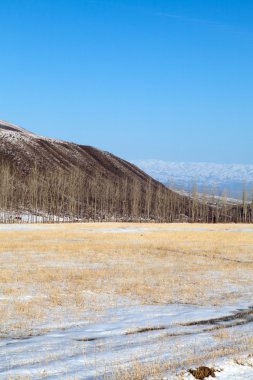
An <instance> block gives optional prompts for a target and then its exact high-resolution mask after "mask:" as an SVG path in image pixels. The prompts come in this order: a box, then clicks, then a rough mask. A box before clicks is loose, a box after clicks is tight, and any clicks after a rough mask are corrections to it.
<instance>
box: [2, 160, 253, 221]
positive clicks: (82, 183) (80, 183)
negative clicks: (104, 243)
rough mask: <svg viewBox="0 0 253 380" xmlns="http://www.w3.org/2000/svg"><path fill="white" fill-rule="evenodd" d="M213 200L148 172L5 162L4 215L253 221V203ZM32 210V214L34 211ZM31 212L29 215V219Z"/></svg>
mask: <svg viewBox="0 0 253 380" xmlns="http://www.w3.org/2000/svg"><path fill="white" fill-rule="evenodd" d="M246 199H247V197H246V194H244V195H243V199H242V202H241V204H238V205H229V204H228V203H227V201H226V199H225V197H224V199H222V201H220V202H218V203H217V201H215V200H214V201H212V202H210V199H209V200H208V198H207V197H206V195H205V194H204V195H203V197H202V199H199V197H198V196H197V191H196V189H194V190H193V192H192V196H191V197H187V196H182V195H179V194H178V193H176V192H174V191H171V190H170V189H168V188H166V187H165V186H163V185H162V184H159V183H158V182H156V181H154V180H153V179H152V178H150V177H148V176H147V180H146V181H144V180H142V181H141V180H140V179H139V178H138V177H134V176H133V177H131V178H129V177H116V176H115V177H114V178H113V179H112V178H108V177H107V176H106V173H104V172H102V171H101V172H98V171H96V172H95V173H93V174H89V175H88V174H87V173H85V172H84V171H83V170H81V169H78V168H76V167H73V169H71V170H69V171H66V170H64V169H59V170H57V171H56V170H52V171H46V172H42V171H41V170H38V168H37V166H36V165H34V167H33V168H32V169H31V171H30V172H29V173H28V174H27V175H24V174H21V173H20V171H19V170H18V169H17V168H15V167H11V166H10V165H9V164H8V163H5V162H2V163H1V164H0V211H1V218H0V219H1V221H2V222H8V221H9V222H11V221H13V220H14V221H17V220H19V219H20V220H23V219H24V218H23V217H22V215H24V213H26V214H27V215H28V217H27V219H26V220H27V221H28V222H29V221H34V222H48V221H54V222H60V221H61V222H64V221H65V222H67V221H142V220H143V221H144V220H145V221H157V222H179V221H183V222H184V221H188V222H212V223H216V222H244V223H246V222H253V215H252V208H253V201H252V203H251V204H249V203H248V202H247V200H246ZM29 215H30V216H29ZM29 218H30V219H29Z"/></svg>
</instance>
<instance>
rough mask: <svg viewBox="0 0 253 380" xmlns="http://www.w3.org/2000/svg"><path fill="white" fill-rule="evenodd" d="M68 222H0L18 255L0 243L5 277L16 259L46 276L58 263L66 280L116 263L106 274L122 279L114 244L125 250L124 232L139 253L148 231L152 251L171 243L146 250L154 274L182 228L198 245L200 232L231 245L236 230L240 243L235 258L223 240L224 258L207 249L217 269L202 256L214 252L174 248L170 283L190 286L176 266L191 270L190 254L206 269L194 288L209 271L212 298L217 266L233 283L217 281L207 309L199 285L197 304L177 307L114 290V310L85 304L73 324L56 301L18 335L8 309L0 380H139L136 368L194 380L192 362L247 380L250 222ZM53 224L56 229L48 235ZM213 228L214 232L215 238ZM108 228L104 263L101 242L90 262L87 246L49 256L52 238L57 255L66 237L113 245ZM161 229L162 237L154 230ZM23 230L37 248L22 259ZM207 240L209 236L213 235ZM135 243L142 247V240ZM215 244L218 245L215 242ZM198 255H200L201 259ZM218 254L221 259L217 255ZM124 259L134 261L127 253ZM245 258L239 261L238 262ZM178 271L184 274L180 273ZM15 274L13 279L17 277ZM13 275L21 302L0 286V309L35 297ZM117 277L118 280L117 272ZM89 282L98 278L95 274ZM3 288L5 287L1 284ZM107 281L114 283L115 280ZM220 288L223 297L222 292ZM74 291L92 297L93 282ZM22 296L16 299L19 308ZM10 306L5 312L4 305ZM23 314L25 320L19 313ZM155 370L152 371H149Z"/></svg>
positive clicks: (252, 309) (250, 361)
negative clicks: (74, 252) (175, 273)
mask: <svg viewBox="0 0 253 380" xmlns="http://www.w3.org/2000/svg"><path fill="white" fill-rule="evenodd" d="M69 227H70V229H68V226H66V225H49V224H46V225H43V224H40V225H35V224H10V225H0V237H1V239H2V242H3V243H4V244H6V242H7V240H8V234H10V235H9V236H11V239H12V243H13V240H16V241H17V250H16V251H8V249H6V250H5V249H2V250H1V249H0V255H1V259H2V262H1V263H3V264H4V265H3V266H2V270H5V271H6V276H8V271H9V270H10V268H11V266H13V265H14V266H15V267H17V272H13V273H14V274H15V273H19V272H20V271H21V261H20V260H24V262H25V263H26V264H24V268H26V267H27V266H28V268H27V269H28V271H27V273H28V274H29V268H30V267H29V265H30V264H32V265H33V266H36V268H37V270H38V271H40V270H41V271H42V272H43V271H44V269H45V268H47V270H49V272H48V273H49V278H50V277H51V276H53V273H54V272H58V271H60V270H61V269H62V267H64V266H65V267H67V268H68V269H69V271H70V272H71V273H72V276H73V277H74V275H75V273H76V274H77V275H79V272H74V271H73V272H72V270H73V269H75V270H76V269H78V268H79V269H80V270H83V269H85V268H86V269H91V270H92V271H93V270H94V276H96V273H97V272H96V270H97V269H100V270H101V271H104V272H107V271H108V272H109V267H113V266H114V268H115V269H114V272H111V273H114V275H115V273H116V272H117V271H120V273H121V276H123V273H124V272H123V271H122V266H123V265H124V263H126V262H127V261H126V260H127V256H124V257H123V256H122V255H119V256H117V257H116V258H114V255H115V250H116V249H119V247H120V246H121V245H123V246H124V244H125V243H126V242H127V240H126V239H127V234H129V238H128V239H130V241H133V244H134V245H135V244H136V247H137V248H136V251H135V252H136V255H137V256H138V252H139V251H142V250H143V249H144V248H145V247H147V246H148V247H149V245H147V242H146V243H145V241H146V240H145V239H147V238H148V237H149V236H150V235H151V236H153V237H152V239H154V238H155V236H159V237H160V249H161V248H162V245H161V239H162V238H164V239H166V240H165V242H166V247H168V249H170V251H169V254H168V255H167V256H166V253H165V251H164V253H163V255H162V256H158V255H157V256H155V255H154V254H152V255H151V254H150V253H148V251H145V252H146V255H147V256H148V255H150V256H149V257H150V258H149V264H150V266H152V270H155V265H157V264H158V262H157V263H155V260H158V261H161V263H160V265H163V266H166V265H167V264H168V262H170V263H172V262H173V261H172V260H173V255H174V254H175V252H174V251H173V250H171V248H172V242H173V237H174V235H177V236H178V234H179V238H180V239H181V236H184V238H185V239H186V237H187V236H188V235H187V234H186V233H185V232H186V231H190V232H191V237H192V238H194V241H195V239H196V241H197V240H198V239H199V240H201V239H203V235H204V234H206V232H207V234H208V235H207V236H208V237H209V238H213V240H214V242H216V243H215V244H221V245H222V244H223V243H224V236H225V235H226V238H227V239H228V241H229V243H231V244H232V243H233V242H232V241H230V240H231V237H232V236H234V234H236V237H237V239H238V241H239V243H238V244H239V245H238V247H240V246H241V247H243V248H242V255H241V256H240V257H237V256H233V255H232V253H231V256H229V254H228V253H227V251H231V252H232V248H233V247H232V245H228V244H227V243H226V244H225V243H224V244H225V247H224V251H222V252H223V254H222V255H221V254H220V253H217V252H216V253H215V255H216V256H217V255H219V257H220V258H221V259H224V260H223V262H220V261H217V262H216V264H217V266H214V268H215V270H214V269H211V270H210V268H209V269H208V262H209V260H210V261H212V260H215V258H214V257H212V256H211V255H209V256H208V251H207V250H206V251H203V252H199V251H196V252H195V251H194V252H193V254H192V255H191V256H190V255H189V256H187V252H184V253H182V252H181V253H180V252H178V256H176V260H179V259H180V257H183V258H184V257H185V261H183V260H182V261H180V263H182V266H181V265H180V264H179V267H177V266H176V265H174V267H173V268H174V269H172V270H173V271H180V273H178V277H177V279H176V280H177V281H182V282H183V283H185V288H184V289H185V292H191V289H188V288H187V284H186V280H185V277H186V274H187V272H183V270H184V268H183V265H186V266H187V267H189V265H190V260H192V261H193V258H194V255H195V260H196V268H197V266H198V267H199V266H201V265H202V264H201V263H202V262H203V268H204V272H198V273H199V275H197V276H196V278H194V282H193V283H192V286H194V288H195V287H196V288H197V287H198V285H199V284H198V282H201V281H202V282H203V281H204V280H205V277H204V276H205V275H206V273H207V272H208V270H209V274H208V290H207V292H210V293H212V294H214V295H215V291H214V288H215V286H216V285H217V284H216V282H218V281H220V280H221V273H220V274H219V271H221V266H222V267H223V269H222V271H224V273H225V276H226V277H225V278H226V280H227V281H229V275H230V276H231V272H232V276H233V281H232V280H231V278H230V282H229V283H228V284H226V283H225V282H222V283H221V284H222V285H221V286H220V285H219V284H218V289H219V290H218V291H219V294H220V295H221V298H220V300H219V302H218V300H217V298H215V302H214V303H213V304H212V305H211V304H209V303H206V304H205V306H201V305H200V304H201V299H203V298H204V297H205V296H206V293H205V294H204V293H203V294H201V289H202V291H203V289H204V287H203V288H201V287H199V289H200V294H199V299H200V302H199V304H198V305H197V304H193V302H189V303H188V304H187V303H186V302H188V300H186V301H184V302H185V303H176V302H178V301H177V299H178V298H177V297H176V299H175V302H174V303H173V301H169V302H166V301H164V302H163V303H162V301H159V302H158V303H155V302H154V303H153V304H150V303H149V304H142V302H141V301H140V299H138V297H136V298H135V299H132V300H130V299H129V300H127V302H125V301H126V300H125V299H124V295H123V294H119V295H118V296H119V301H118V303H117V306H113V307H110V306H109V302H108V303H106V307H105V308H104V307H103V308H98V309H94V308H91V309H90V310H86V311H85V310H84V311H83V314H80V317H79V316H78V318H77V319H76V320H71V317H68V310H67V309H65V310H64V306H63V307H62V306H61V298H59V300H60V303H58V301H57V303H56V307H55V310H54V311H53V309H50V310H51V311H50V313H52V314H50V315H49V318H48V319H47V320H46V322H43V321H42V322H41V321H40V320H39V319H38V322H37V324H34V325H33V326H32V321H31V322H30V323H31V326H30V328H29V319H28V328H27V329H20V330H17V331H19V332H18V333H17V331H16V332H14V331H12V330H11V328H9V327H8V326H9V321H10V319H12V320H13V321H14V323H16V322H17V324H18V323H20V319H18V318H16V317H17V316H16V315H15V314H11V313H10V314H9V320H5V321H4V320H3V321H2V324H1V325H0V379H1V380H2V379H3V380H10V379H11V380H13V379H19V380H24V379H25V380H30V379H35V380H36V379H48V380H56V379H64V380H65V379H66V380H67V379H68V380H70V379H71V380H72V379H75V380H81V379H86V380H87V379H90V380H91V379H107V380H108V379H113V380H115V379H117V380H119V379H120V380H122V379H123V380H125V379H128V380H130V379H131V380H132V379H133V380H135V379H136V377H137V372H135V371H138V376H139V375H140V374H142V377H138V379H141V378H142V379H144V378H145V379H149V380H151V379H152V380H155V379H156V380H158V379H159V380H161V379H164V380H165V379H168V380H176V379H178V380H183V379H188V380H189V379H192V380H193V379H194V378H193V376H192V375H191V374H190V373H189V372H188V370H189V369H190V368H197V367H198V366H208V367H209V368H214V370H215V376H216V378H217V379H223V380H227V379H239V380H240V379H253V355H252V349H253V334H252V326H253V300H252V299H251V297H250V294H251V287H250V285H251V281H248V280H247V276H243V273H242V271H243V270H245V267H246V266H247V268H249V270H250V268H251V265H252V260H251V257H252V256H251V249H252V246H251V235H250V234H252V232H253V226H251V225H232V224H231V225H225V224H224V225H201V226H198V225H194V224H192V225H191V224H178V225H177V224H162V225H159V224H157V225H155V224H152V225H148V224H121V225H120V224H110V225H104V224H102V223H97V224H88V225H87V224H75V225H72V226H71V225H70V226H69ZM57 230H58V235H56V232H57ZM11 231H14V232H15V233H16V232H17V235H15V234H11ZM44 231H45V233H44ZM48 231H50V234H49V235H47V234H46V233H47V232H48ZM59 231H60V233H59ZM157 231H160V235H156V234H157ZM215 231H216V232H215ZM213 232H215V233H214V234H213ZM237 232H238V235H237ZM32 233H33V234H32ZM34 233H36V234H38V235H35V234H34ZM115 233H116V237H114V239H115V242H116V243H115V245H114V246H113V249H112V251H111V253H110V254H109V256H108V258H110V261H106V260H105V258H104V256H105V254H106V253H105V251H106V250H108V249H109V248H110V246H108V247H109V248H106V249H105V251H104V252H102V251H101V248H100V246H99V247H98V251H99V255H98V254H97V256H96V254H95V252H93V251H92V250H91V251H90V252H91V253H90V254H91V257H93V256H94V259H96V260H97V261H95V260H94V261H89V260H88V251H86V250H84V251H80V254H79V256H78V255H76V256H71V254H69V255H68V252H67V251H66V253H67V254H66V256H64V255H62V256H59V255H57V254H56V253H55V252H54V251H55V250H56V248H57V244H58V242H59V241H60V242H61V245H60V246H59V247H60V250H59V251H60V252H61V251H62V250H63V249H64V244H65V243H67V246H68V247H70V246H72V245H74V244H76V247H77V248H78V249H79V250H80V247H82V246H84V247H85V245H86V244H91V243H90V242H91V241H94V242H95V244H97V242H98V241H101V242H102V243H103V245H105V246H106V241H107V240H108V241H109V242H110V244H111V242H112V239H113V235H114V234H115ZM161 233H163V234H164V235H161ZM120 234H121V235H120ZM152 234H153V235H152ZM181 234H182V235H181ZM27 236H31V237H32V236H33V239H35V238H36V239H38V242H39V250H38V251H37V252H35V253H33V252H30V254H29V255H27V256H25V255H24V253H23V251H22V249H23V248H22V247H21V248H22V249H21V250H20V249H19V245H21V246H22V243H20V244H19V241H21V240H22V238H24V237H27ZM36 236H37V237H36ZM215 236H216V239H217V240H215V239H214V237H215ZM219 236H221V237H222V238H223V240H221V241H220V240H219ZM140 237H141V238H140ZM137 238H138V239H139V240H138V239H137ZM42 239H44V240H43V241H44V242H46V243H47V244H48V242H50V244H49V245H48V247H49V248H47V249H45V250H42V249H41V248H42V245H41V242H42ZM234 239H235V237H234ZM142 240H143V243H141V241H142ZM75 242H76V243H75ZM152 242H153V241H152ZM236 242H237V240H236ZM186 243H187V244H188V245H189V246H190V245H191V244H193V242H192V241H191V240H190V238H188V240H187V241H186V242H185V244H186ZM234 243H235V241H234ZM142 244H143V245H142ZM154 244H155V242H154ZM252 244H253V241H252ZM13 246H14V245H13ZM26 247H28V248H29V244H28V245H26ZM31 247H32V246H31ZM101 247H102V245H101ZM130 247H131V245H129V248H128V249H130ZM175 247H176V246H175ZM186 247H187V245H186ZM203 247H204V246H203ZM215 247H216V249H218V248H217V247H218V246H215ZM236 247H237V246H236ZM91 248H92V245H91ZM196 248H198V247H196ZM145 249H146V248H145ZM151 249H152V250H153V249H155V246H152V247H151ZM166 249H167V248H166ZM175 251H176V249H175ZM69 252H72V251H69ZM173 252H174V253H173ZM236 252H237V248H236ZM202 253H203V256H201V257H200V255H201V254H202ZM21 254H23V256H22V258H20V255H21ZM49 254H50V255H49ZM100 254H101V255H100ZM225 254H227V255H228V256H225ZM15 255H16V256H15ZM23 257H24V259H23ZM29 257H30V261H29ZM91 257H90V259H91ZM83 258H84V259H83ZM82 259H83V260H82ZM123 259H124V260H123ZM239 259H240V260H239ZM99 260H100V261H99ZM113 260H114V261H113ZM119 260H122V262H121V266H119V267H116V266H115V262H116V263H117V262H118V261H119ZM130 260H133V259H131V258H130ZM153 260H154V261H153ZM230 262H231V263H230ZM29 263H30V264H29ZM138 263H141V265H142V268H143V276H144V283H143V284H144V285H145V286H147V285H146V284H145V280H146V281H154V278H153V277H147V278H146V279H145V273H147V272H145V268H146V270H147V267H145V262H144V256H141V255H140V256H139V261H138V260H137V261H136V262H135V263H133V265H137V264H138ZM229 263H230V267H229ZM243 263H246V264H245V265H244V264H243ZM22 264H23V263H22ZM131 264H132V261H131ZM205 265H206V267H205ZM3 267H4V268H3ZM24 268H23V270H24ZM127 268H129V272H127V277H129V275H130V271H131V270H132V269H131V267H130V266H129V267H127ZM165 270H166V277H168V276H169V278H170V281H171V287H172V286H174V287H176V286H177V284H176V283H175V279H174V280H173V279H172V277H170V276H171V273H172V272H169V270H170V269H169V266H167V267H166V269H165ZM196 270H197V269H196ZM227 271H229V273H227ZM25 273H26V272H25ZM64 273H65V272H64ZM80 273H88V272H80ZM140 273H141V272H140ZM167 273H168V276H167ZM169 273H170V275H169ZM184 273H185V275H182V274H184ZM66 274H68V272H66ZM218 274H219V275H218ZM17 278H18V279H19V280H18V281H19V282H17ZM17 278H16V283H15V286H17V287H20V295H18V294H19V293H17V296H16V297H19V299H16V300H14V299H13V293H12V292H7V293H3V294H1V293H2V292H1V291H0V301H1V302H2V304H3V305H4V304H6V305H7V304H11V303H14V302H15V301H22V302H23V301H27V300H28V301H31V302H32V301H33V299H34V300H35V298H36V297H37V296H39V294H36V291H35V288H36V284H35V283H31V284H30V283H29V279H27V278H26V277H24V278H23V279H22V281H23V283H22V282H21V277H17ZM78 278H79V277H78ZM115 279H117V276H116V277H115ZM246 280H247V281H246ZM11 281H14V279H13V280H12V279H11ZM97 281H99V278H98V279H97ZM107 281H108V280H107ZM27 283H28V285H29V284H30V285H29V286H28V287H27V291H26V292H23V293H22V286H24V285H26V284H27ZM22 284H23V285H22ZM55 284H56V283H55V282H54V281H53V282H52V283H50V285H51V286H52V287H54V286H56V285H55ZM66 284H67V283H66ZM152 284H154V288H155V287H157V286H158V285H159V284H158V283H156V282H152ZM169 284H170V283H169ZM4 285H5V284H4V283H3V287H4ZM209 285H210V286H209ZM113 286H115V284H114V283H113ZM152 286H153V285H152ZM169 286H170V285H169ZM33 288H34V289H33ZM225 288H226V289H225ZM166 289H167V288H166ZM228 289H229V290H230V293H228V291H227V290H228ZM2 290H3V289H2ZM14 290H15V289H14ZM33 290H34V292H33ZM82 290H83V292H84V296H85V298H86V299H89V300H90V301H92V299H93V298H94V295H95V292H94V294H93V293H92V290H93V288H91V289H88V288H86V287H83V288H82ZM154 290H155V289H154ZM39 291H40V292H41V295H42V296H43V297H44V299H45V301H43V299H42V298H41V299H40V304H42V302H47V301H46V300H47V295H48V294H47V293H45V294H44V292H43V287H41V288H39ZM71 291H73V292H75V291H76V288H71ZM113 291H114V289H113V288H112V289H111V293H112V295H113ZM152 291H153V288H152ZM173 291H174V290H173ZM216 291H217V288H216ZM29 292H30V293H29ZM166 292H167V290H166ZM233 292H234V293H235V297H232V293H233ZM106 294H107V293H106V292H105V289H104V293H103V292H102V291H101V293H99V294H98V295H99V296H101V301H100V303H102V301H103V297H104V296H105V295H106ZM98 295H96V296H98ZM63 296H64V298H66V297H68V296H71V294H70V293H69V294H67V293H65V290H64V293H63ZM107 296H108V297H109V296H110V294H109V293H108V294H107ZM108 300H109V298H108ZM22 302H21V305H23V303H22ZM215 305H217V306H215ZM82 307H83V306H82ZM9 310H13V309H12V308H11V307H10V308H9ZM54 312H55V315H56V316H58V319H57V318H53V313H54ZM59 312H60V313H61V314H62V315H63V317H62V315H60V314H59ZM57 313H58V314H57ZM21 315H22V313H21ZM23 315H24V318H25V314H23ZM153 368H155V371H154V370H153ZM119 371H120V372H119ZM125 372H127V373H128V375H126V376H125ZM127 376H128V377H127ZM135 376H136V377H135Z"/></svg>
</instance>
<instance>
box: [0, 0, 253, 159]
mask: <svg viewBox="0 0 253 380" xmlns="http://www.w3.org/2000/svg"><path fill="white" fill-rule="evenodd" d="M0 17H1V25H0V53H1V55H0V58H1V59H0V85H1V89H0V119H5V120H8V121H10V122H13V123H16V124H19V125H21V126H23V127H24V128H27V129H30V130H32V131H34V132H36V133H39V134H42V135H47V136H50V137H56V138H61V139H65V140H70V141H74V142H78V143H82V144H85V145H93V146H97V147H99V148H102V149H104V150H108V151H110V152H112V153H114V154H117V155H119V156H121V157H123V158H126V159H129V160H131V159H146V158H156V159H163V160H168V161H210V162H227V163H233V162H235V163H237V162H240V163H253V157H252V146H253V1H252V0H243V1H239V0H198V1H197V0H196V1H194V0H157V1H155V0H154V1H152V0H143V1H141V0H0Z"/></svg>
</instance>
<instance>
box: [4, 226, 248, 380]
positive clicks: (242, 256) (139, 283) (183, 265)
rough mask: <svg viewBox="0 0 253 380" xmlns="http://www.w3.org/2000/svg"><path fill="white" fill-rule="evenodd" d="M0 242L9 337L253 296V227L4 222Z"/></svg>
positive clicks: (225, 333)
mask: <svg viewBox="0 0 253 380" xmlns="http://www.w3.org/2000/svg"><path fill="white" fill-rule="evenodd" d="M0 242H1V244H0V267H1V271H0V336H1V337H2V338H6V337H7V338H9V337H12V338H20V337H24V336H31V335H35V334H38V333H40V334H44V333H45V332H47V331H49V330H50V329H51V328H52V326H58V327H59V326H62V327H66V326H74V325H75V324H78V323H80V321H82V320H83V319H84V318H85V319H86V321H87V320H89V321H90V322H93V323H94V322H95V321H96V320H97V319H98V318H99V316H101V315H102V313H103V312H104V311H105V310H106V309H108V308H117V307H126V306H133V305H167V304H190V305H199V306H205V307H222V306H228V305H240V304H244V303H245V304H250V301H251V299H252V294H253V227H252V226H249V225H243V226H242V225H202V224H201V225H197V224H170V225H168V224H145V223H141V224H124V223H122V224H119V223H117V224H113V223H110V224H94V223H92V224H60V225H13V226H12V225H10V226H8V225H4V226H2V227H0ZM130 335H132V331H129V336H130ZM235 335H236V334H235ZM213 338H214V339H216V341H217V342H222V341H223V340H224V339H226V340H227V339H231V333H230V331H229V330H222V331H221V330H220V331H219V330H217V331H215V332H214V336H213ZM248 338H250V340H249V342H248V346H247V347H248V348H249V347H250V346H252V348H253V339H252V336H251V337H248ZM238 339H239V336H238ZM235 347H236V345H235V346H234V348H233V350H234V352H236V349H235ZM205 354H207V355H208V353H205ZM134 365H135V366H139V365H140V364H139V363H137V364H134ZM153 366H154V365H153ZM152 368H153V367H152ZM156 370H157V369H156ZM144 372H145V371H144ZM144 372H143V373H144ZM140 373H142V372H141V371H140ZM128 376H130V375H129V372H127V374H126V373H124V374H123V372H120V377H121V378H122V379H123V378H126V379H127V378H130V377H128ZM141 376H142V375H140V377H139V378H143V377H141ZM9 378H11V376H10V377H9ZM136 378H137V376H136Z"/></svg>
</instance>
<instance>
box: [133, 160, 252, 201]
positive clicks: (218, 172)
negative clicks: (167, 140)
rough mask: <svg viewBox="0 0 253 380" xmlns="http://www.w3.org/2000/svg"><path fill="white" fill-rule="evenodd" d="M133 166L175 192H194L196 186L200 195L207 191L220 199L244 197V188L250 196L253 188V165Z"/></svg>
mask: <svg viewBox="0 0 253 380" xmlns="http://www.w3.org/2000/svg"><path fill="white" fill-rule="evenodd" d="M133 163H134V164H135V165H138V166H139V167H140V168H141V169H143V170H144V171H145V172H147V173H148V174H149V175H151V176H152V177H153V178H155V179H157V180H158V181H160V182H162V183H164V184H167V185H169V186H170V187H172V188H175V189H182V190H186V191H191V189H192V187H193V186H194V184H197V185H198V188H199V191H203V190H204V189H206V190H207V191H209V192H210V191H211V192H212V191H215V193H216V194H218V195H221V194H222V192H223V191H224V190H226V191H227V192H228V194H229V195H230V196H233V197H241V194H242V189H243V187H244V186H245V188H246V190H247V192H248V193H251V189H252V187H253V164H252V165H243V164H217V163H209V162H167V161H161V160H136V161H133ZM249 196H250V195H249Z"/></svg>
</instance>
